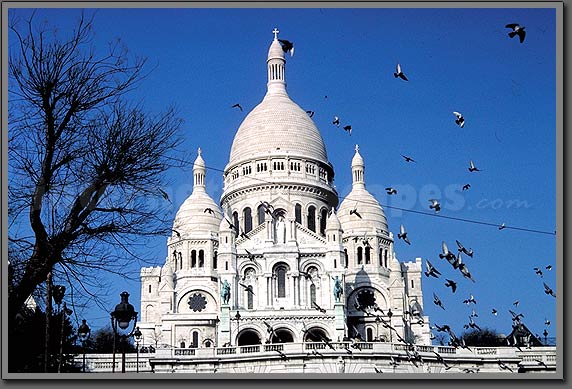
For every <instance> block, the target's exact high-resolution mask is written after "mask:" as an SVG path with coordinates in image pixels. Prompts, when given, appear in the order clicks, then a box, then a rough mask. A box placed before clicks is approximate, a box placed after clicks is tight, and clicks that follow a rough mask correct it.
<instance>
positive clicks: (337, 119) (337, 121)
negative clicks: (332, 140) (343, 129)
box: [332, 116, 340, 127]
mask: <svg viewBox="0 0 572 389" xmlns="http://www.w3.org/2000/svg"><path fill="white" fill-rule="evenodd" d="M332 124H335V125H336V127H339V126H340V118H339V117H337V116H334V121H333V122H332Z"/></svg>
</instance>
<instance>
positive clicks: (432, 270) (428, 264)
mask: <svg viewBox="0 0 572 389" xmlns="http://www.w3.org/2000/svg"><path fill="white" fill-rule="evenodd" d="M425 265H426V267H427V271H425V272H424V273H425V276H427V277H430V276H433V277H435V278H439V276H440V275H441V273H440V272H439V270H437V269H436V268H435V267H434V266H433V265H432V264H431V262H429V260H427V261H425Z"/></svg>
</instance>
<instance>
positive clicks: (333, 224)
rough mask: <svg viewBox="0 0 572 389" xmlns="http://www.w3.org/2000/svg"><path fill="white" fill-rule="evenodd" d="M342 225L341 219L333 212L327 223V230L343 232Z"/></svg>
mask: <svg viewBox="0 0 572 389" xmlns="http://www.w3.org/2000/svg"><path fill="white" fill-rule="evenodd" d="M341 229H342V225H341V224H340V219H338V216H337V215H336V211H334V210H332V212H331V213H330V216H328V220H327V221H326V230H341Z"/></svg>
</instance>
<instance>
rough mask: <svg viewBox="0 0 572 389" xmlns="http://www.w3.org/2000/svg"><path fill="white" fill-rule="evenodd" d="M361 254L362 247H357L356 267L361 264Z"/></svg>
mask: <svg viewBox="0 0 572 389" xmlns="http://www.w3.org/2000/svg"><path fill="white" fill-rule="evenodd" d="M362 252H363V248H362V247H358V248H357V263H358V265H361V263H362V260H363V259H362Z"/></svg>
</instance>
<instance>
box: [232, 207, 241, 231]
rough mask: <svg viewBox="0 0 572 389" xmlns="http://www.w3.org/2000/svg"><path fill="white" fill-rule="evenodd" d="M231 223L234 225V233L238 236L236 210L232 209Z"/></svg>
mask: <svg viewBox="0 0 572 389" xmlns="http://www.w3.org/2000/svg"><path fill="white" fill-rule="evenodd" d="M232 224H233V225H234V234H235V235H236V236H238V230H239V228H240V227H239V224H238V212H236V211H234V212H233V213H232Z"/></svg>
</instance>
